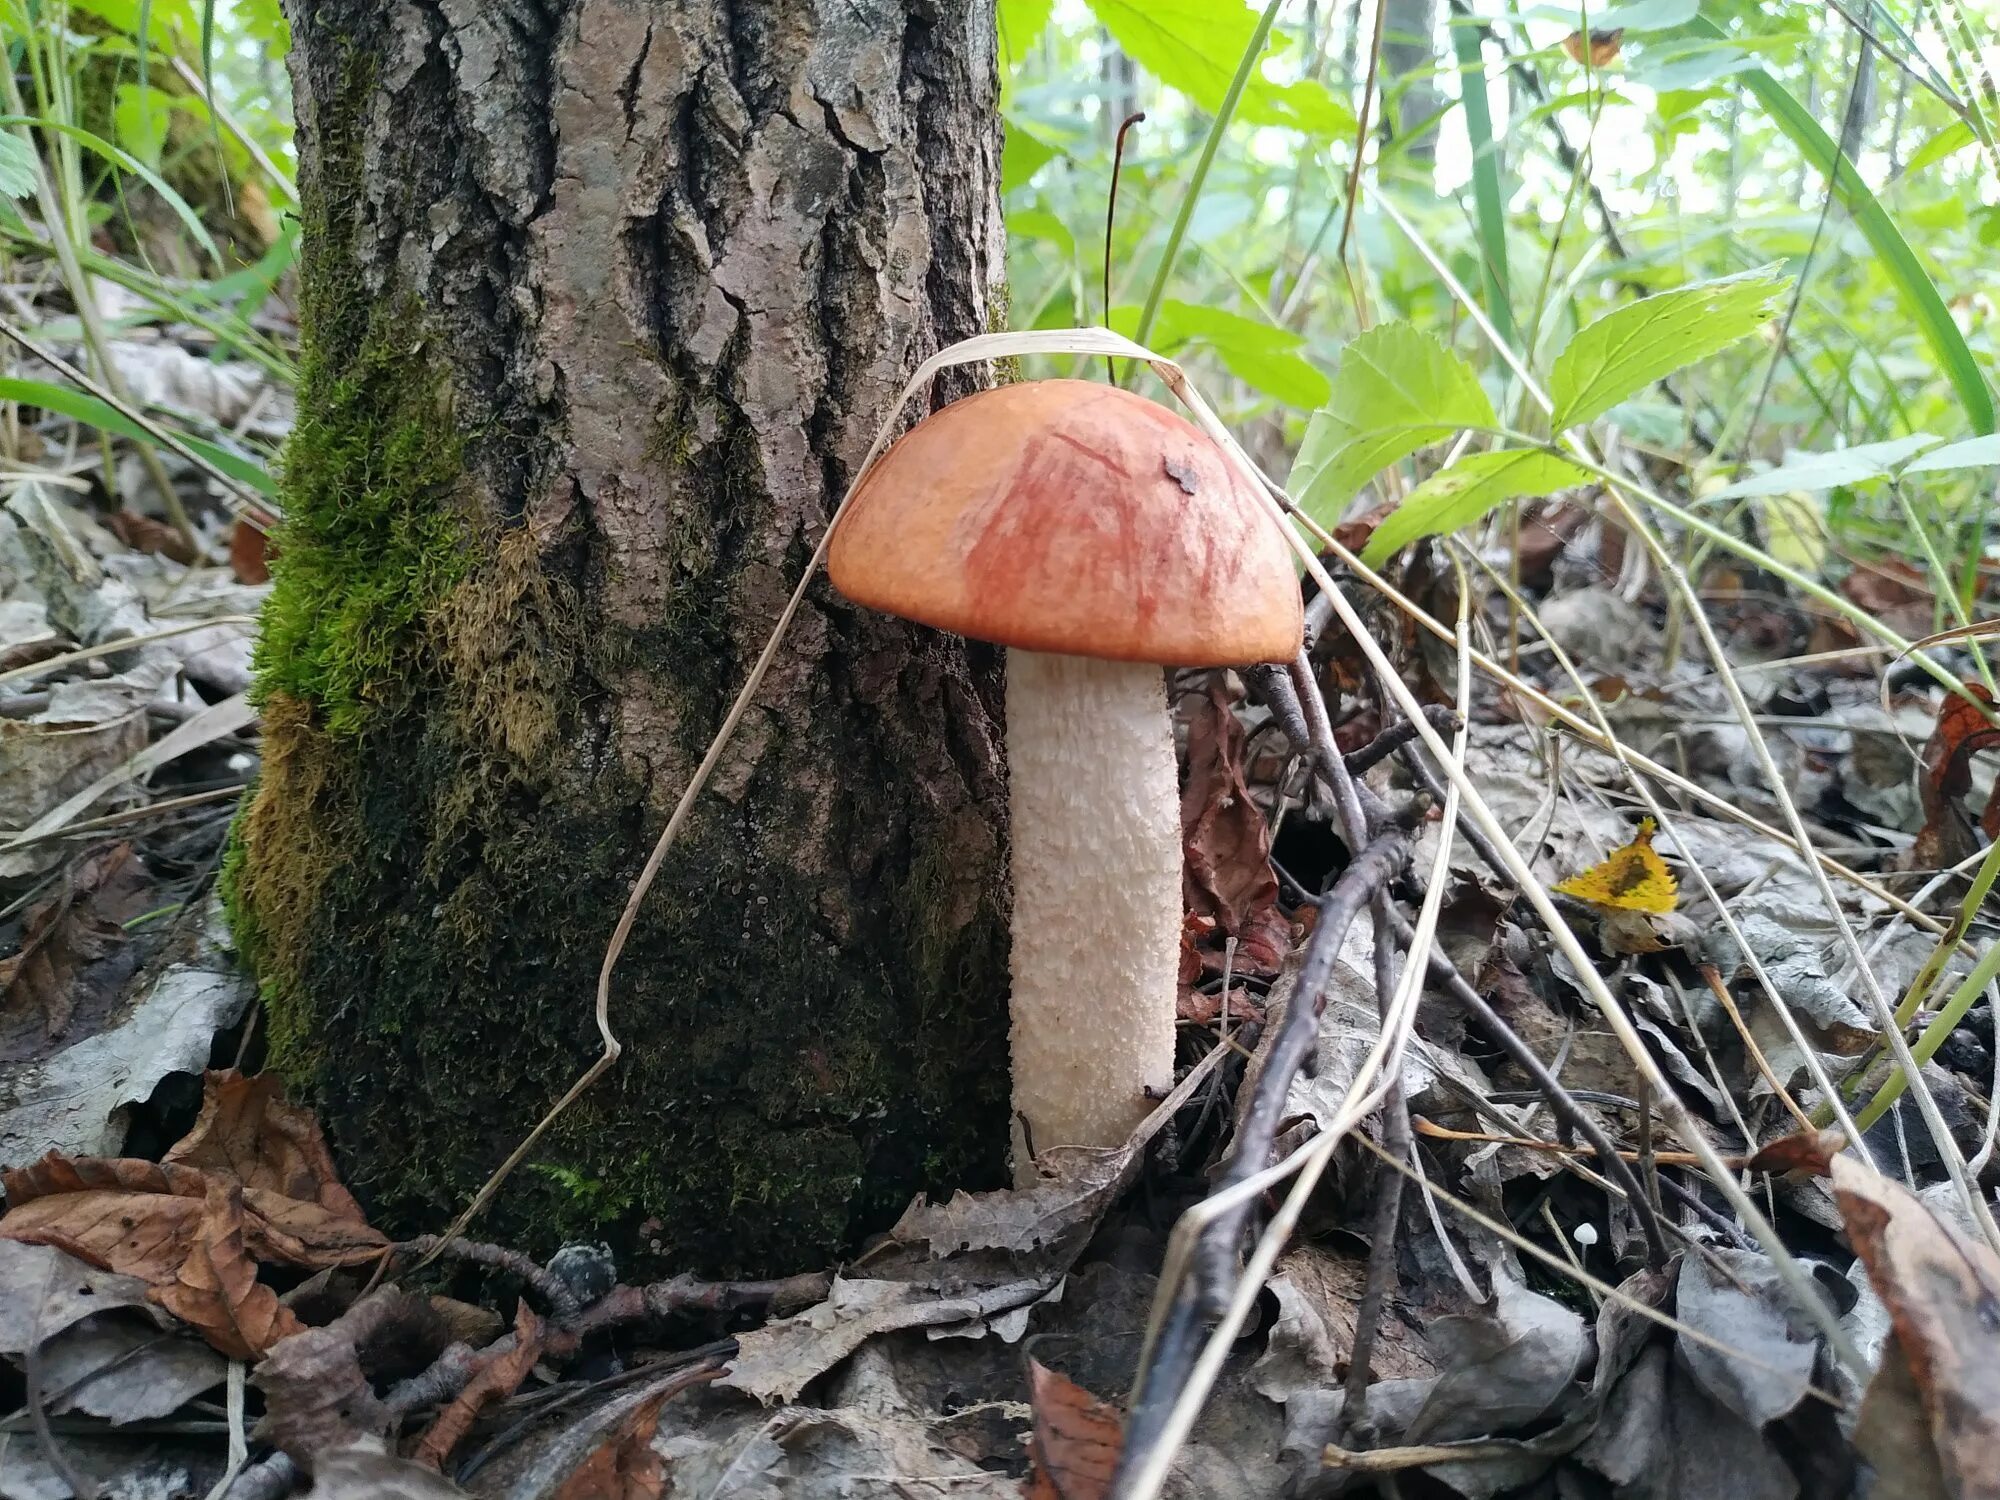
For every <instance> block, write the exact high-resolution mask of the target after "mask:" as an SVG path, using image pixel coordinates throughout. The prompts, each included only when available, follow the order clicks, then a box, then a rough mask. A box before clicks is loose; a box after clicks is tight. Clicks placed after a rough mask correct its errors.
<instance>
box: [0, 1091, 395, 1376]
mask: <svg viewBox="0 0 2000 1500" xmlns="http://www.w3.org/2000/svg"><path fill="white" fill-rule="evenodd" d="M208 1084H209V1096H208V1102H207V1105H206V1106H205V1107H204V1109H203V1112H202V1115H201V1117H200V1119H199V1121H198V1122H197V1123H196V1126H195V1128H194V1130H193V1131H192V1132H190V1134H189V1135H188V1136H187V1137H186V1138H185V1139H183V1140H182V1141H181V1142H180V1143H179V1144H178V1145H176V1146H175V1147H174V1149H173V1150H172V1151H170V1152H169V1153H168V1159H167V1160H166V1161H162V1162H149V1161H138V1160H132V1159H127V1158H118V1157H66V1156H62V1155H59V1154H57V1153H55V1152H51V1153H50V1154H49V1155H47V1156H45V1157H43V1158H42V1159H41V1160H40V1161H38V1162H36V1163H34V1164H33V1165H32V1166H28V1167H23V1168H19V1169H17V1170H14V1171H9V1172H6V1173H4V1174H0V1185H4V1187H5V1189H6V1192H7V1201H8V1203H9V1204H10V1205H11V1206H10V1207H9V1209H8V1211H7V1214H6V1216H5V1217H4V1218H0V1238H4V1239H11V1240H19V1241H21V1242H23V1243H25V1244H36V1245H52V1246H54V1247H56V1248H57V1249H60V1250H63V1251H66V1252H68V1253H69V1254H71V1255H75V1256H77V1257H79V1258H80V1259H82V1260H85V1261H88V1262H90V1263H91V1264H92V1265H96V1266H101V1267H103V1268H105V1269H107V1270H111V1271H117V1272H119V1273H121V1274H123V1275H127V1276H136V1277H138V1278H140V1279H141V1280H143V1281H144V1282H145V1283H146V1284H147V1288H148V1295H149V1296H150V1297H151V1298H152V1300H153V1301H155V1302H157V1303H159V1304H160V1305H161V1306H162V1307H165V1308H166V1309H167V1310H168V1311H170V1312H172V1313H174V1314H176V1315H177V1316H179V1317H181V1318H183V1319H185V1320H186V1321H187V1322H188V1323H190V1324H192V1325H193V1326H194V1327H195V1328H196V1329H197V1330H198V1331H200V1332H201V1333H202V1335H203V1336H204V1337H206V1338H207V1339H208V1341H209V1342H210V1343H211V1344H212V1345H214V1347H215V1348H217V1349H218V1350H220V1351H221V1352H223V1353H224V1354H227V1355H229V1356H230V1357H231V1358H235V1359H245V1358H250V1357H253V1356H255V1355H258V1354H261V1353H262V1352H263V1351H264V1350H265V1349H266V1348H268V1347H269V1346H270V1345H271V1344H272V1343H273V1342H275V1341H276V1340H278V1339H280V1338H283V1337H285V1336H287V1335H288V1334H290V1333H294V1332H296V1331H297V1330H298V1329H299V1328H300V1327H301V1326H302V1325H301V1324H300V1323H299V1321H298V1319H297V1318H296V1317H295V1316H294V1315H293V1314H292V1313H291V1311H290V1310H289V1309H286V1308H284V1307H283V1306H281V1305H280V1304H279V1302H278V1300H277V1296H276V1294H275V1293H274V1292H273V1291H272V1290H271V1289H270V1288H269V1287H267V1286H265V1285H264V1284H263V1283H262V1282H260V1281H258V1279H257V1265H258V1263H260V1262H265V1263H275V1264H281V1265H288V1266H296V1267H300V1268H303V1269H307V1270H323V1269H325V1268H327V1267H329V1266H342V1265H359V1264H361V1263H363V1262H366V1261H369V1260H373V1259H374V1258H376V1257H377V1256H379V1255H380V1254H381V1252H382V1251H383V1249H384V1248H385V1247H386V1246H387V1245H388V1243H389V1242H388V1240H387V1239H386V1238H385V1237H384V1236H383V1235H382V1234H380V1233H379V1232H378V1231H376V1230H375V1229H373V1228H371V1227H370V1226H369V1224H368V1223H367V1221H366V1220H365V1219H363V1218H362V1217H361V1212H360V1209H359V1207H358V1206H356V1205H355V1203H354V1199H353V1198H352V1197H351V1196H350V1195H349V1194H348V1192H347V1190H346V1189H345V1188H343V1187H342V1186H341V1185H340V1183H339V1180H338V1179H337V1178H336V1177H335V1176H334V1175H333V1167H332V1164H331V1161H330V1160H329V1159H328V1158H327V1155H326V1146H325V1142H324V1140H323V1139H322V1138H321V1136H320V1133H319V1127H318V1125H317V1124H316V1123H315V1122H314V1121H313V1120H312V1118H311V1117H310V1116H309V1115H307V1114H305V1113H304V1112H303V1111H300V1110H297V1109H294V1108H293V1107H292V1106H290V1105H287V1104H286V1103H285V1102H284V1101H283V1100H282V1099H280V1098H278V1097H277V1096H276V1094H275V1093H274V1092H273V1090H272V1087H271V1086H270V1085H269V1084H267V1083H264V1082H262V1081H261V1080H260V1081H256V1082H251V1081H248V1080H244V1079H242V1078H240V1077H238V1076H237V1075H236V1074H233V1073H216V1074H211V1075H210V1076H209V1080H208ZM197 1163H199V1164H200V1165H197ZM259 1184H262V1185H259ZM292 1192H298V1193H303V1194H307V1195H309V1196H306V1197H292V1196H289V1194H290V1193H292Z"/></svg>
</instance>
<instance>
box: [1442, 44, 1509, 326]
mask: <svg viewBox="0 0 2000 1500" xmlns="http://www.w3.org/2000/svg"><path fill="white" fill-rule="evenodd" d="M1455 19H1456V18H1454V20H1455ZM1449 30H1450V31H1451V43H1452V46H1454V47H1455V48H1457V49H1458V97H1459V101H1460V102H1461V103H1462V104H1463V105H1464V106H1465V133H1466V135H1467V136H1468V137H1469V138H1470V140H1471V142H1472V204H1473V208H1474V209H1475V211H1476V215H1475V220H1474V228H1475V230H1476V232H1477V235H1478V239H1479V274H1480V278H1481V279H1482V280H1483V281H1484V282H1485V285H1486V311H1487V313H1488V315H1490V316H1491V317H1492V319H1493V326H1494V327H1495V328H1497V329H1499V330H1500V334H1501V337H1503V338H1505V339H1506V340H1507V342H1508V343H1510V344H1511V343H1516V342H1518V340H1517V338H1516V337H1515V331H1514V306H1513V293H1512V291H1511V289H1510V287H1509V284H1508V276H1507V215H1506V208H1505V204H1504V201H1503V200H1502V198H1501V196H1500V147H1499V144H1498V142H1496V141H1495V140H1494V139H1493V111H1492V108H1491V106H1490V102H1489V101H1488V99H1487V97H1486V56H1485V54H1484V53H1483V52H1481V51H1480V38H1479V31H1478V29H1477V28H1476V27H1473V26H1470V25H1457V24H1454V25H1452V26H1451V27H1450V28H1449Z"/></svg>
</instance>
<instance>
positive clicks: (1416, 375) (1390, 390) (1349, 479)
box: [1292, 323, 1494, 526]
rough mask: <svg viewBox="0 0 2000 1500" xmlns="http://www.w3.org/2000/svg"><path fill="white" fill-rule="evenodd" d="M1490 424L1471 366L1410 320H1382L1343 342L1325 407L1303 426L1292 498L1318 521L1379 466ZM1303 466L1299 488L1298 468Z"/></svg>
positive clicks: (1331, 516) (1331, 517)
mask: <svg viewBox="0 0 2000 1500" xmlns="http://www.w3.org/2000/svg"><path fill="white" fill-rule="evenodd" d="M1493 425H1494V418H1493V403H1492V402H1491V401H1489V400H1488V399H1487V396H1486V392H1485V391H1484V390H1483V389H1482V388H1481V387H1480V384H1479V377H1478V376H1477V375H1475V374H1473V373H1472V367H1471V366H1470V365H1468V364H1466V362H1465V361H1464V360H1462V359H1460V358H1459V357H1458V356H1457V355H1456V354H1453V353H1452V352H1451V351H1450V350H1449V349H1447V348H1445V346H1444V345H1443V344H1441V343H1439V342H1438V340H1437V338H1436V336H1435V335H1433V334H1429V333H1425V332H1424V331H1423V330H1421V329H1419V328H1416V327H1413V326H1412V325H1410V324H1408V323H1383V324H1381V325H1379V326H1377V327H1375V328H1371V329H1369V330H1368V331H1367V332H1366V333H1364V334H1362V335H1360V336H1359V337H1358V338H1355V339H1354V340H1352V341H1351V342H1349V344H1348V346H1347V348H1346V349H1345V350H1343V351H1342V353H1341V356H1340V369H1339V370H1338V371H1337V372H1336V373H1335V375H1334V378H1333V394H1332V395H1331V396H1330V397H1329V398H1328V400H1327V404H1326V408H1325V410H1323V411H1321V412H1319V413H1318V414H1317V415H1316V416H1315V417H1314V418H1313V420H1312V423H1311V424H1310V425H1309V426H1308V427H1307V429H1306V442H1305V445H1304V446H1303V447H1302V448H1301V450H1300V462H1299V464H1295V465H1294V466H1293V478H1294V485H1295V487H1294V489H1293V491H1292V496H1293V498H1294V499H1295V500H1297V501H1298V503H1299V504H1300V505H1301V506H1303V507H1304V508H1305V510H1306V513H1307V514H1308V515H1310V516H1312V517H1313V519H1314V520H1316V521H1318V522H1319V523H1320V524H1321V525H1323V526H1331V525H1332V524H1333V523H1334V522H1335V521H1337V520H1339V519H1340V511H1341V509H1342V507H1344V506H1345V505H1346V504H1347V502H1348V501H1349V500H1350V499H1352V498H1353V497H1354V494H1355V492H1356V491H1357V490H1359V489H1360V488H1361V486H1362V485H1363V484H1365V483H1366V482H1367V481H1368V480H1369V479H1370V478H1372V477H1373V476H1374V475H1375V474H1376V473H1377V472H1378V471H1379V470H1380V469H1381V468H1382V467H1383V466H1384V465H1386V464H1392V463H1394V462H1396V461H1397V460H1398V459H1400V458H1407V457H1408V456H1409V455H1410V454H1412V453H1414V452H1416V451H1417V450H1418V449H1419V448H1422V447H1425V446H1427V445H1428V444H1431V443H1435V442H1438V441H1440V440H1441V439H1443V438H1448V437H1450V436H1451V435H1452V434H1453V433H1455V432H1457V431H1458V430H1459V429H1460V428H1462V427H1491V426H1493ZM1300 467H1308V472H1307V474H1306V475H1305V483H1304V485H1303V487H1298V470H1299V468H1300Z"/></svg>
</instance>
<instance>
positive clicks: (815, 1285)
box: [576, 1271, 833, 1334]
mask: <svg viewBox="0 0 2000 1500" xmlns="http://www.w3.org/2000/svg"><path fill="white" fill-rule="evenodd" d="M832 1284H833V1278H832V1276H831V1275H829V1274H828V1273H827V1272H825V1271H811V1272H808V1273H806V1274H805V1275H802V1276H787V1277H786V1278H784V1279H783V1280H782V1281H701V1280H698V1279H697V1278H695V1277H693V1276H676V1277H674V1278H673V1279H672V1280H671V1281H656V1282H654V1283H653V1284H652V1285H650V1286H643V1287H638V1286H620V1287H613V1288H612V1289H611V1291H610V1293H609V1294H608V1295H606V1296H605V1297H604V1298H602V1299H601V1300H599V1301H598V1302H596V1303H593V1304H592V1305H591V1308H590V1310H589V1311H588V1312H586V1313H585V1314H584V1315H583V1317H582V1318H581V1319H580V1320H579V1321H578V1322H577V1325H576V1331H577V1332H578V1333H579V1334H591V1333H596V1332H599V1331H601V1330H603V1329H606V1328H615V1327H617V1326H619V1325H621V1324H625V1323H642V1322H645V1321H646V1320H648V1319H653V1320H655V1321H661V1322H664V1321H665V1320H666V1319H668V1318H672V1317H684V1316H687V1315H688V1314H690V1313H707V1314H724V1313H733V1312H742V1311H743V1310H745V1309H747V1308H760V1309H761V1308H769V1309H771V1310H772V1311H773V1312H774V1313H775V1314H779V1315H782V1313H783V1312H784V1311H785V1310H786V1309H789V1308H800V1307H810V1306H811V1305H812V1304H813V1303H815V1302H820V1301H823V1300H824V1299H825V1297H826V1294H827V1289H828V1288H829V1287H831V1286H832Z"/></svg>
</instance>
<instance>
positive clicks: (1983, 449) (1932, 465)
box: [1903, 432, 2000, 474]
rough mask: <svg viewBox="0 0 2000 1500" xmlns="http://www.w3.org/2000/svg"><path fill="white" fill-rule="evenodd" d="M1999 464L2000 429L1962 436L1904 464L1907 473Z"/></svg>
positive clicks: (1939, 472)
mask: <svg viewBox="0 0 2000 1500" xmlns="http://www.w3.org/2000/svg"><path fill="white" fill-rule="evenodd" d="M1995 464H2000V433H1994V432H1989V433H1986V434H1984V435H1982V436H1980V437H1972V438H1963V439H1961V440H1960V441H1958V442H1956V443H1946V444H1945V445H1944V446H1943V447H1942V448H1933V449H1931V451H1930V452H1928V453H1926V454H1923V455H1922V456H1920V457H1918V458H1915V459H1912V460H1911V461H1910V462H1909V463H1906V464H1904V465H1903V472H1904V473H1905V474H1943V473H1949V472H1951V471H1953V470H1956V469H1986V468H1991V467H1992V466H1993V465H1995Z"/></svg>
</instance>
